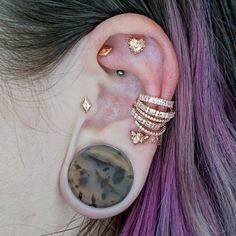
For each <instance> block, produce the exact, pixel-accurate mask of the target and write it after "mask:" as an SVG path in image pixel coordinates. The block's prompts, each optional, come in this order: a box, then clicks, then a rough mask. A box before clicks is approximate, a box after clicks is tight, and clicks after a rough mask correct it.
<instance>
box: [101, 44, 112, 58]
mask: <svg viewBox="0 0 236 236" xmlns="http://www.w3.org/2000/svg"><path fill="white" fill-rule="evenodd" d="M112 49H113V48H112V47H109V46H103V47H102V48H101V50H100V51H99V53H98V56H101V57H106V56H107V55H109V54H110V53H111V51H112Z"/></svg>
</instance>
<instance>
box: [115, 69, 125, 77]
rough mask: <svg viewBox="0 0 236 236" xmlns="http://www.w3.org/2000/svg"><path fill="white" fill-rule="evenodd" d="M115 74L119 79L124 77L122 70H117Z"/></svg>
mask: <svg viewBox="0 0 236 236" xmlns="http://www.w3.org/2000/svg"><path fill="white" fill-rule="evenodd" d="M116 74H117V75H118V76H119V77H123V76H124V75H125V71H124V70H117V71H116Z"/></svg>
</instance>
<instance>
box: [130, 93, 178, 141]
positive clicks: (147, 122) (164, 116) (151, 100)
mask: <svg viewBox="0 0 236 236" xmlns="http://www.w3.org/2000/svg"><path fill="white" fill-rule="evenodd" d="M148 104H152V105H159V106H164V107H167V111H166V112H163V111H159V110H157V109H155V108H153V107H150V106H149V105H148ZM173 106H174V102H173V101H169V100H165V99H162V98H158V97H153V96H149V95H144V94H141V95H140V96H139V97H138V99H137V100H136V103H135V104H134V105H133V107H132V110H131V115H132V116H133V118H134V121H135V124H136V126H137V128H138V129H137V131H134V130H131V131H130V134H131V140H132V142H133V143H134V144H138V143H145V142H148V143H154V144H157V145H161V143H162V135H163V134H164V133H165V131H166V123H167V122H169V121H170V120H171V119H173V118H174V116H175V112H174V110H173Z"/></svg>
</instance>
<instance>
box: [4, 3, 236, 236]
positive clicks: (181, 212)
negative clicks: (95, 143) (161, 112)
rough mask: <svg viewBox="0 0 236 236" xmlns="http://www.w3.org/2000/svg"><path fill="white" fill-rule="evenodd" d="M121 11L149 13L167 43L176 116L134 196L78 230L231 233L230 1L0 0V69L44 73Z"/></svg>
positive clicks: (235, 111)
mask: <svg viewBox="0 0 236 236" xmlns="http://www.w3.org/2000/svg"><path fill="white" fill-rule="evenodd" d="M101 2H102V4H101ZM42 12H43V14H42ZM127 12H132V13H138V14H142V15H145V16H147V17H149V18H151V19H153V20H154V21H156V22H157V23H158V24H159V25H160V26H161V27H162V28H163V29H164V31H165V32H166V33H167V34H168V36H169V37H170V39H171V41H172V42H173V45H174V48H175V51H176V54H177V57H178V62H179V69H180V80H179V83H178V87H177V90H176V94H175V98H174V99H175V110H176V116H175V119H174V120H173V121H172V123H170V124H169V127H168V130H167V132H166V133H165V135H164V142H163V144H162V146H161V147H160V148H158V150H157V151H156V154H155V156H154V159H153V162H152V165H151V167H150V172H149V175H148V179H147V181H146V184H145V186H144V188H143V190H142V192H141V193H140V195H139V196H138V198H137V199H136V201H135V202H134V203H133V204H132V205H131V206H130V207H129V208H128V209H127V210H126V211H125V212H123V213H122V214H120V215H118V216H116V217H114V218H111V219H108V220H107V221H105V222H104V221H97V220H92V219H91V220H89V222H88V223H87V224H86V225H85V226H84V229H82V228H80V233H79V234H78V235H81V233H82V231H83V232H86V233H85V235H89V234H90V230H91V231H92V229H93V228H98V230H99V232H101V233H99V235H107V233H108V234H109V235H112V236H113V235H123V236H129V235H131V236H139V235H140V236H145V235H146V236H151V235H156V236H167V235H168V236H169V235H174V236H182V235H184V236H186V235H187V236H203V235H204V236H235V235H236V124H235V120H236V102H235V100H236V82H235V81H236V80H235V75H236V65H235V57H236V56H235V42H236V40H235V32H234V27H235V16H234V15H233V3H232V0H212V1H209V0H196V1H192V0H139V1H137V0H101V1H99V0H86V1H84V0H63V1H62V0H44V1H35V0H27V1H25V0H17V1H14V0H8V1H2V3H1V4H0V28H1V34H0V48H3V49H4V50H5V51H6V52H7V53H6V54H5V53H4V54H3V55H1V57H2V59H1V60H0V70H1V73H3V74H4V75H7V74H11V76H10V78H11V79H12V78H14V75H16V78H19V76H20V75H22V76H21V77H24V78H30V77H28V75H37V74H38V73H39V72H44V71H46V69H48V68H51V67H52V66H53V65H55V64H56V63H57V62H58V61H59V59H60V58H62V56H63V55H64V54H65V53H66V52H67V51H68V50H69V49H70V48H71V47H72V46H73V45H74V44H75V43H77V42H78V41H79V40H80V39H81V38H82V37H83V36H85V35H87V34H88V33H89V32H91V30H93V29H94V27H96V26H97V25H98V24H99V23H101V22H102V21H104V20H106V19H107V18H109V17H112V16H114V15H117V14H122V13H127ZM19 25H20V27H19ZM29 26H30V27H29ZM2 62H7V63H5V64H3V63H2ZM6 64H7V66H6ZM6 70H7V71H6ZM24 75H27V76H24ZM5 78H6V77H5ZM17 81H18V83H20V81H19V79H18V80H17ZM96 223H98V224H96ZM104 224H106V225H105V226H104ZM102 228H105V229H104V230H103V229H102ZM114 228H115V230H114V231H112V230H113V229H114ZM100 229H101V231H100ZM93 235H94V234H93Z"/></svg>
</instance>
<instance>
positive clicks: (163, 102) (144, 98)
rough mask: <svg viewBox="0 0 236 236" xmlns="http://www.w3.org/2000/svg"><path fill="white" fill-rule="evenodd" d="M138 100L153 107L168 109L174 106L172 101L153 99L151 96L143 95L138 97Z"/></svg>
mask: <svg viewBox="0 0 236 236" xmlns="http://www.w3.org/2000/svg"><path fill="white" fill-rule="evenodd" d="M139 100H140V101H143V102H147V103H151V104H154V105H160V106H164V107H168V108H173V106H174V102H173V101H169V100H165V99H162V98H157V97H153V96H148V95H144V94H141V95H139Z"/></svg>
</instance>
